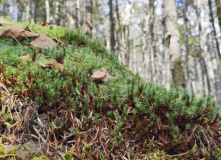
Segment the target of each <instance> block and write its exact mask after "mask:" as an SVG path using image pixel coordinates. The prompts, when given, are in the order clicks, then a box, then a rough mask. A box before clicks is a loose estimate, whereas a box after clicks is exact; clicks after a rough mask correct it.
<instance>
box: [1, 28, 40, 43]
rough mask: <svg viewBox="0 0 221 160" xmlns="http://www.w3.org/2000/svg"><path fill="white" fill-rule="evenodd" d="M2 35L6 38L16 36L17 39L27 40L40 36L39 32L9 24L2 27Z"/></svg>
mask: <svg viewBox="0 0 221 160" xmlns="http://www.w3.org/2000/svg"><path fill="white" fill-rule="evenodd" d="M0 36H3V37H5V38H13V37H14V38H16V39H17V40H25V39H27V38H37V37H39V34H38V33H35V32H30V31H27V30H25V29H24V28H22V27H18V26H8V27H5V28H3V29H2V31H1V32H0Z"/></svg>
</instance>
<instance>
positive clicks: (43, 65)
mask: <svg viewBox="0 0 221 160" xmlns="http://www.w3.org/2000/svg"><path fill="white" fill-rule="evenodd" d="M39 65H40V66H41V68H50V67H49V66H48V65H45V64H44V63H42V62H39Z"/></svg>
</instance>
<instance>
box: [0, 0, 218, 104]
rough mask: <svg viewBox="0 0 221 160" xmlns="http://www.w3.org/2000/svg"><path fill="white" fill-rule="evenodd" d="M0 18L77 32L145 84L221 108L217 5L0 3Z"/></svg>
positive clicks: (188, 0)
mask: <svg viewBox="0 0 221 160" xmlns="http://www.w3.org/2000/svg"><path fill="white" fill-rule="evenodd" d="M0 16H3V17H9V19H11V20H12V21H28V22H30V23H40V22H50V23H52V24H53V25H60V26H63V27H67V28H70V29H80V30H81V31H82V32H84V33H85V34H87V35H88V36H90V37H91V38H94V39H98V40H100V41H101V42H103V43H104V45H105V46H106V47H107V49H108V50H110V51H111V52H112V54H115V56H117V57H118V58H119V60H120V61H121V62H122V63H124V64H125V65H126V66H127V67H129V68H130V69H131V70H133V71H134V72H139V73H140V75H141V77H142V78H143V79H144V80H145V81H147V82H150V81H153V82H155V83H157V84H159V85H165V86H166V87H167V88H169V87H170V84H171V83H174V84H175V85H176V86H178V87H180V88H185V89H187V91H188V92H189V93H195V94H196V95H197V96H202V94H204V93H206V94H208V95H211V97H213V98H214V99H215V100H217V102H218V107H219V108H221V53H220V43H221V42H220V36H221V35H220V27H221V2H220V0H136V1H135V0H0Z"/></svg>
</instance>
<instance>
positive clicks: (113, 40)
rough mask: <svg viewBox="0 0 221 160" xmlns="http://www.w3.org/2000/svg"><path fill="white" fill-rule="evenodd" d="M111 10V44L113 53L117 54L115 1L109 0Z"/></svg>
mask: <svg viewBox="0 0 221 160" xmlns="http://www.w3.org/2000/svg"><path fill="white" fill-rule="evenodd" d="M109 8H110V13H109V16H110V42H111V52H113V54H114V53H115V35H114V34H115V23H114V16H113V1H112V0H109Z"/></svg>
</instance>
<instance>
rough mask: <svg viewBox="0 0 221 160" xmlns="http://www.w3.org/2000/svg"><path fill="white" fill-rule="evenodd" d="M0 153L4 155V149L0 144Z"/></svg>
mask: <svg viewBox="0 0 221 160" xmlns="http://www.w3.org/2000/svg"><path fill="white" fill-rule="evenodd" d="M0 155H5V149H4V147H3V146H1V145H0Z"/></svg>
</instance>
